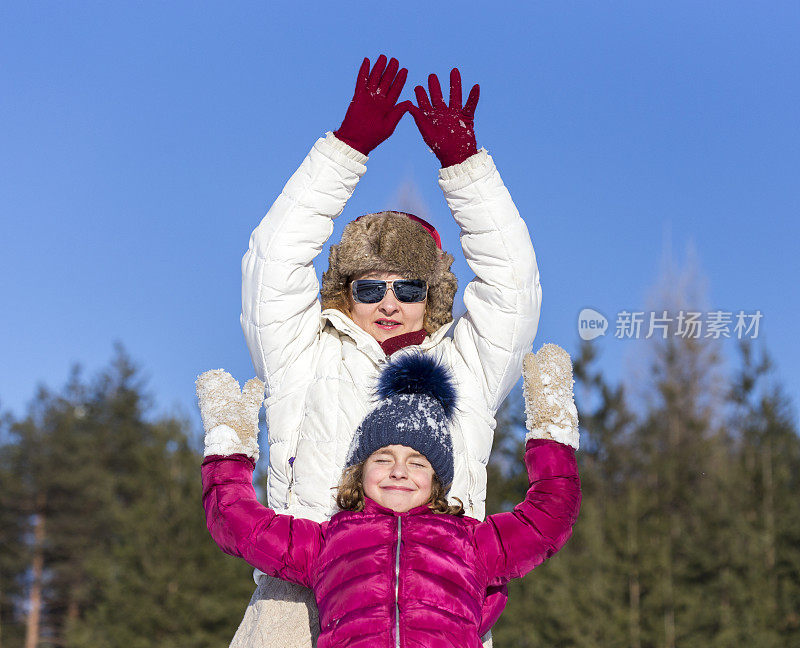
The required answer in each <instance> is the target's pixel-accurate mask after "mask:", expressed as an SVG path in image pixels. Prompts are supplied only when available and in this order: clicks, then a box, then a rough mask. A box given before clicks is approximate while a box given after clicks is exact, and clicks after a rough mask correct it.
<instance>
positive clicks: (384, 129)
mask: <svg viewBox="0 0 800 648" xmlns="http://www.w3.org/2000/svg"><path fill="white" fill-rule="evenodd" d="M398 67H400V65H399V63H398V62H397V59H394V58H393V59H391V60H390V61H389V65H388V66H387V65H386V57H385V56H384V55H383V54H381V55H380V56H379V57H378V60H377V61H375V67H373V68H372V72H370V70H369V59H368V58H365V59H364V62H363V63H362V64H361V69H360V70H359V71H358V78H357V79H356V91H355V93H354V94H353V100H352V101H351V102H350V106H348V108H347V114H345V116H344V121H343V122H342V125H341V126H339V130H337V131H335V132H334V133H333V134H334V135H336V137H337V138H339V139H340V140H342V141H343V142H344V143H345V144H349V145H350V146H352V147H353V148H354V149H356V151H360V152H361V153H363V154H364V155H369V152H370V151H371V150H372V149H374V148H375V147H376V146H378V144H380V143H381V142H382V141H383V140H385V139H387V138H388V137H389V135H391V134H392V133H393V132H394V129H395V128H396V127H397V123H398V122H399V121H400V118H401V117H402V116H403V115H404V114H405V112H406V111H407V110H408V108H409V107H410V106H411V105H413V104H412V103H411V102H410V101H404V102H403V103H400V104H397V105H395V102H396V101H397V98H398V97H399V96H400V93H401V92H402V91H403V86H404V85H405V83H406V77H407V76H408V70H406V69H405V68H403V69H402V70H400V72H398V71H397V68H398Z"/></svg>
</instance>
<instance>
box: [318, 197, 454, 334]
mask: <svg viewBox="0 0 800 648" xmlns="http://www.w3.org/2000/svg"><path fill="white" fill-rule="evenodd" d="M423 223H424V225H423ZM426 226H427V227H426ZM428 228H430V230H428ZM437 243H438V233H437V232H436V230H435V229H434V228H433V227H432V226H430V225H428V224H427V223H425V221H422V219H418V218H417V217H416V216H412V215H411V214H405V213H403V212H395V211H383V212H378V213H376V214H367V215H366V216H361V217H360V218H357V219H356V220H354V221H352V222H351V223H348V224H347V226H346V227H345V228H344V232H342V240H341V242H340V243H339V244H338V245H332V246H331V251H330V256H329V257H328V270H327V271H326V272H325V273H324V274H323V275H322V291H321V292H322V308H323V309H325V308H335V309H337V310H340V311H342V312H343V313H349V312H350V307H349V303H350V302H349V301H348V299H347V284H348V282H349V281H350V280H351V279H352V277H354V276H356V275H359V274H363V273H365V272H391V273H395V274H399V275H402V276H403V277H406V278H408V279H422V280H424V281H427V282H428V303H427V306H426V308H425V321H424V323H423V326H424V328H425V331H426V332H427V333H428V334H432V333H434V332H435V331H436V330H437V329H439V328H440V327H442V326H444V325H445V324H447V323H448V322H450V321H452V319H453V299H454V298H455V295H456V289H457V287H458V284H457V282H456V277H455V275H454V274H453V273H452V272H450V266H451V265H452V263H453V256H452V255H451V254H448V253H447V252H444V251H442V250H441V249H439V247H438V246H437Z"/></svg>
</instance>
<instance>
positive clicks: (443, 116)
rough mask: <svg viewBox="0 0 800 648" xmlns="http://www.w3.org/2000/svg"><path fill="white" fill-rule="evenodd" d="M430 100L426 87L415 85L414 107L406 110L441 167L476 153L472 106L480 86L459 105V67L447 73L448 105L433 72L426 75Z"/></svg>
mask: <svg viewBox="0 0 800 648" xmlns="http://www.w3.org/2000/svg"><path fill="white" fill-rule="evenodd" d="M428 88H429V89H430V93H431V99H430V101H428V95H427V94H425V88H423V87H422V86H417V87H416V88H415V89H414V92H415V93H416V95H417V104H418V105H417V106H415V105H414V104H411V107H410V108H409V109H408V110H409V112H411V115H412V116H413V117H414V121H415V122H417V128H419V132H420V134H421V135H422V139H423V140H425V143H426V144H427V145H428V146H429V147H430V148H431V150H432V151H433V152H434V153H435V154H436V157H438V158H439V162H441V163H442V167H443V168H444V167H448V166H452V165H454V164H459V163H460V162H463V161H464V160H466V159H467V158H468V157H469V156H470V155H475V153H477V152H478V145H477V143H476V142H475V106H477V105H478V97H479V96H480V91H481V89H480V86H479V85H477V84H475V85H474V86H472V90H470V91H469V97H468V98H467V103H466V105H465V106H464V107H463V108H462V107H461V75H460V74H459V72H458V68H453V69H452V70H451V72H450V105H449V106H448V105H447V104H446V103H445V102H444V99H442V89H441V87H440V86H439V79H438V77H437V76H436V75H435V74H431V75H430V76H429V77H428Z"/></svg>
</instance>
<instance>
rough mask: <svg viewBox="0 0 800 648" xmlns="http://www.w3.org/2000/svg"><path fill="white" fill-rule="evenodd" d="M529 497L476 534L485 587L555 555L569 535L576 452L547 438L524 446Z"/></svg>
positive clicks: (575, 502) (576, 488)
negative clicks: (484, 568) (486, 584)
mask: <svg viewBox="0 0 800 648" xmlns="http://www.w3.org/2000/svg"><path fill="white" fill-rule="evenodd" d="M525 467H526V468H527V469H528V483H529V484H530V486H529V488H528V493H527V495H526V496H525V500H524V501H523V502H522V503H521V504H518V505H517V506H515V507H514V510H513V511H511V512H509V513H498V514H496V515H490V516H489V517H488V518H486V520H485V521H484V522H482V523H481V524H479V525H478V526H477V527H476V530H475V541H476V544H477V547H478V551H479V552H480V554H481V555H482V556H483V558H484V561H485V565H486V568H487V572H488V575H489V585H490V586H491V585H500V584H503V583H506V582H508V581H509V580H511V579H512V578H520V577H522V576H524V575H525V574H527V573H528V572H529V571H531V570H532V569H533V568H534V567H536V566H537V565H540V564H541V563H543V562H544V561H545V560H546V559H547V558H549V557H550V556H552V555H553V554H554V553H556V552H557V551H558V550H559V549H561V547H563V546H564V544H565V543H566V542H567V540H568V539H569V537H570V535H572V525H573V524H574V523H575V519H576V518H577V517H578V510H579V508H580V502H581V485H580V479H579V478H578V466H577V463H576V462H575V450H574V449H573V448H571V447H570V446H568V445H564V444H562V443H558V442H556V441H550V440H547V439H531V440H530V441H528V443H527V445H526V447H525Z"/></svg>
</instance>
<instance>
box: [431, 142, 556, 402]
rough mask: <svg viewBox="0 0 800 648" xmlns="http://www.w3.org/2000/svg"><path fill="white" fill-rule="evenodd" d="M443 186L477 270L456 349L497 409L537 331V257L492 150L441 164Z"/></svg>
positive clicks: (466, 297) (539, 296) (457, 330)
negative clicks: (499, 171) (454, 162)
mask: <svg viewBox="0 0 800 648" xmlns="http://www.w3.org/2000/svg"><path fill="white" fill-rule="evenodd" d="M439 185H440V186H441V188H442V191H443V192H444V196H445V199H446V200H447V204H448V206H449V207H450V211H452V213H453V217H454V218H455V220H456V222H457V223H458V225H459V227H461V246H462V248H463V250H464V256H465V257H466V260H467V263H468V264H469V266H470V268H472V270H473V271H474V272H475V275H476V276H475V279H474V280H473V281H471V282H470V283H469V285H468V286H467V287H466V290H465V291H464V305H465V306H466V309H467V312H466V314H465V315H464V316H463V317H462V318H461V319H460V320H459V322H458V324H457V325H456V327H455V331H454V343H455V348H456V350H457V351H458V352H459V354H460V355H461V357H462V358H463V360H464V362H465V363H466V364H467V367H468V369H469V370H470V372H471V373H472V374H473V375H474V376H475V377H476V378H477V379H478V381H479V383H480V385H481V387H482V389H483V390H484V394H485V396H486V402H487V404H488V405H489V407H490V409H491V410H492V411H493V412H495V411H496V410H497V409H498V408H499V407H500V404H501V403H502V402H503V400H504V399H505V397H506V396H507V395H508V393H509V392H510V391H511V389H512V388H513V386H514V384H515V383H516V382H517V380H519V378H520V376H521V375H522V359H523V357H524V355H525V354H526V353H527V352H528V351H530V350H531V346H532V345H533V339H534V337H535V336H536V329H537V327H538V324H539V309H540V305H541V299H542V289H541V287H540V285H539V270H538V268H537V265H536V255H535V254H534V251H533V244H532V243H531V238H530V235H529V234H528V228H527V226H526V225H525V221H523V220H522V218H521V217H520V215H519V212H518V211H517V208H516V206H515V205H514V203H513V201H512V200H511V196H510V195H509V193H508V190H507V189H506V187H505V185H504V184H503V181H502V180H501V179H500V174H499V173H498V172H497V168H496V167H495V165H494V162H493V161H492V158H491V156H490V155H489V154H488V153H487V152H486V150H485V149H481V150H480V151H479V152H478V153H476V154H475V155H473V156H471V157H470V158H468V159H467V160H466V161H464V162H462V163H461V164H457V165H454V166H451V167H447V168H444V169H441V170H440V171H439Z"/></svg>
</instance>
